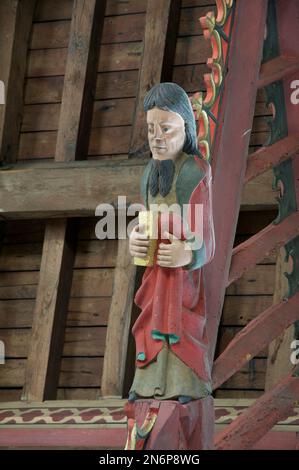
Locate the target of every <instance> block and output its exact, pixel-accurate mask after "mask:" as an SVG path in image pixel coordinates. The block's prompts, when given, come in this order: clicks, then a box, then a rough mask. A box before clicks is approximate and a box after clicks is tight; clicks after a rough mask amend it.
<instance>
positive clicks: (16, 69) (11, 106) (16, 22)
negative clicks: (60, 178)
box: [0, 0, 35, 163]
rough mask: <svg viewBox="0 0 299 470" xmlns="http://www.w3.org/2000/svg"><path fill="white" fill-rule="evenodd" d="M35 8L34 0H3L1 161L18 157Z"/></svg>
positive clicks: (0, 6)
mask: <svg viewBox="0 0 299 470" xmlns="http://www.w3.org/2000/svg"><path fill="white" fill-rule="evenodd" d="M34 9H35V0H27V1H26V2H23V1H20V0H1V2H0V57H1V74H0V80H1V81H3V83H4V88H5V104H4V105H3V104H0V163H1V161H4V162H14V161H16V160H17V155H18V146H19V134H20V128H21V121H22V114H23V90H24V78H25V73H26V64H27V48H28V42H29V37H30V31H31V25H32V19H33V13H34Z"/></svg>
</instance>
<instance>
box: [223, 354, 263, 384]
mask: <svg viewBox="0 0 299 470" xmlns="http://www.w3.org/2000/svg"><path fill="white" fill-rule="evenodd" d="M266 363H267V359H265V358H262V357H255V358H253V359H252V360H251V361H250V362H249V363H248V364H246V365H245V366H243V367H242V368H241V369H240V370H239V371H238V372H236V373H235V374H234V375H232V376H231V377H230V378H229V379H228V380H227V381H226V382H224V384H222V386H221V390H225V389H228V390H231V389H235V390H264V389H265V373H266Z"/></svg>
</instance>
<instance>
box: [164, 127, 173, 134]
mask: <svg viewBox="0 0 299 470" xmlns="http://www.w3.org/2000/svg"><path fill="white" fill-rule="evenodd" d="M170 130H171V129H170V127H163V132H165V133H167V132H168V131H170Z"/></svg>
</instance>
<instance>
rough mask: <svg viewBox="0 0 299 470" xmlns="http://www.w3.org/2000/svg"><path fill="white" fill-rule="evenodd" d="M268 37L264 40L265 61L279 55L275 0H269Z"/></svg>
mask: <svg viewBox="0 0 299 470" xmlns="http://www.w3.org/2000/svg"><path fill="white" fill-rule="evenodd" d="M266 28H267V37H266V39H265V41H264V48H263V62H267V61H268V60H271V59H274V57H277V56H278V55H279V39H278V31H277V20H276V7H275V0H269V1H268V12H267V22H266Z"/></svg>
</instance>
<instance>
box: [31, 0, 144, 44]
mask: <svg viewBox="0 0 299 470" xmlns="http://www.w3.org/2000/svg"><path fill="white" fill-rule="evenodd" d="M100 3H101V2H100ZM70 23H71V22H70V21H69V20H65V21H61V20H59V21H49V22H43V23H34V24H33V28H32V36H31V41H30V49H54V48H63V47H67V46H68V39H69V34H70ZM144 26H145V14H144V13H140V14H135V15H134V14H133V15H126V18H125V21H124V17H123V16H113V17H106V18H105V19H104V24H103V34H102V37H101V43H102V44H113V43H119V42H134V41H142V38H143V31H144Z"/></svg>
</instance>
